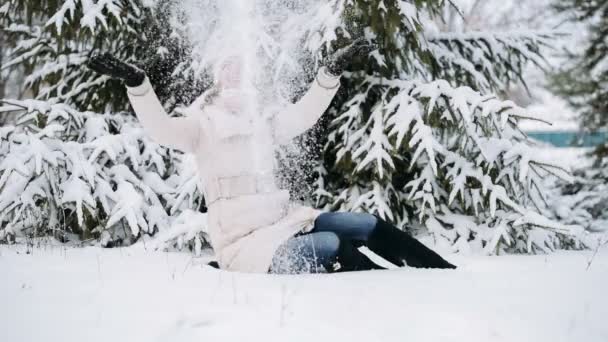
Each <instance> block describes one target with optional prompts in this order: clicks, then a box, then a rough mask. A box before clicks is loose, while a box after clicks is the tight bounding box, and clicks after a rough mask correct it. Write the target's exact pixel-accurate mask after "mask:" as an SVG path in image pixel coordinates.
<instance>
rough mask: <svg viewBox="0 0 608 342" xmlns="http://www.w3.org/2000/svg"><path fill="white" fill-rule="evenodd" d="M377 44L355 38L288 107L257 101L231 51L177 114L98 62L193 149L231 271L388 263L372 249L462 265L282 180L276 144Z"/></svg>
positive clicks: (144, 119)
mask: <svg viewBox="0 0 608 342" xmlns="http://www.w3.org/2000/svg"><path fill="white" fill-rule="evenodd" d="M367 52H370V49H369V46H366V45H364V44H362V43H361V42H355V43H354V44H352V45H351V46H350V47H348V48H345V49H343V50H341V51H340V52H339V53H337V54H335V55H334V56H332V57H331V58H330V59H329V61H328V62H327V63H326V65H325V66H324V67H321V68H320V70H319V72H318V74H317V77H316V80H315V82H313V84H312V86H311V87H310V89H309V90H308V92H307V93H306V94H305V95H304V96H303V97H302V99H301V100H299V101H298V102H297V103H295V104H291V105H288V106H287V107H286V108H283V109H282V110H281V111H278V112H277V111H264V110H258V109H255V108H256V107H255V106H253V105H252V104H251V103H249V102H247V101H246V99H247V98H248V97H247V96H245V92H246V90H247V89H250V88H248V87H247V85H246V84H245V82H244V81H243V72H244V71H243V66H242V63H241V62H240V60H239V59H238V57H230V58H227V59H226V60H224V61H223V62H221V63H218V67H217V69H216V72H215V81H216V85H215V88H214V89H215V90H214V91H211V92H206V93H205V94H203V95H202V96H201V97H199V98H198V99H197V100H196V101H194V103H193V104H192V105H190V106H189V107H188V109H187V113H188V116H186V117H180V118H175V117H169V116H168V115H167V113H166V112H165V110H164V109H163V107H162V105H161V103H160V101H159V100H158V98H157V97H156V95H155V93H154V91H153V90H152V86H151V84H150V82H149V80H148V79H147V77H146V75H145V73H144V72H143V71H142V70H140V69H138V68H137V67H135V66H133V65H130V64H127V63H123V62H121V61H119V60H117V59H115V58H113V57H112V56H111V55H108V54H105V55H101V56H95V57H93V58H92V59H91V60H90V62H89V64H88V65H89V67H90V68H91V69H92V70H95V71H97V72H99V73H101V74H105V75H109V76H111V77H114V78H118V79H122V80H124V81H125V83H126V86H127V92H128V97H129V100H130V102H131V105H132V106H133V109H134V110H135V113H136V114H137V117H138V118H139V120H140V121H141V123H142V125H143V127H144V129H145V131H146V132H147V133H148V134H150V136H151V137H152V138H153V139H155V140H156V141H157V142H159V143H160V144H163V145H166V146H169V147H172V148H175V149H179V150H182V151H184V152H189V153H193V154H194V155H195V156H196V159H197V164H198V167H199V171H200V173H201V176H202V177H203V179H204V186H205V200H206V203H207V207H208V233H209V237H210V240H211V244H212V246H213V248H214V251H215V253H216V256H217V258H218V262H219V266H220V267H221V268H222V269H226V270H231V271H241V272H261V273H266V272H271V273H305V272H311V273H315V272H320V271H328V272H337V271H355V270H371V269H381V268H382V267H380V266H378V265H377V264H375V263H374V262H372V261H371V260H370V259H369V258H368V257H367V256H365V255H364V254H363V253H361V252H360V251H359V250H358V247H360V246H367V247H368V248H369V249H371V250H372V251H373V252H375V253H376V254H378V255H380V256H381V257H383V258H384V259H386V260H387V261H390V262H391V263H393V264H395V265H397V266H405V265H409V266H413V267H427V268H455V266H453V265H452V264H450V263H448V262H447V261H445V260H444V259H442V258H441V257H440V256H439V255H437V254H436V253H435V252H433V251H432V250H430V249H428V248H426V247H425V246H424V245H423V244H421V243H420V242H418V241H417V240H415V239H414V238H412V237H410V236H409V235H408V234H406V233H404V232H402V231H401V230H399V229H397V228H396V227H394V226H392V225H390V224H389V223H387V222H385V221H384V220H382V219H380V218H378V217H376V216H373V215H369V214H356V213H321V212H320V211H318V210H315V209H313V208H309V207H305V206H301V205H296V204H293V203H291V202H290V198H289V192H288V191H287V190H283V189H279V188H278V187H277V185H276V183H275V179H274V171H275V170H274V164H275V161H274V147H275V146H277V145H278V144H282V143H285V142H288V141H289V140H290V139H292V138H294V137H296V136H298V135H300V134H302V133H303V132H305V131H306V130H308V129H309V128H310V127H312V126H313V125H314V124H315V123H316V121H317V120H318V118H319V117H320V116H321V115H322V114H323V113H324V112H325V110H326V109H327V107H328V106H329V104H330V102H331V100H332V99H333V97H334V95H335V94H336V92H337V91H338V88H339V86H340V75H341V74H342V72H343V70H344V68H345V67H346V66H347V65H348V62H349V61H350V60H351V59H352V57H353V56H354V55H355V54H357V53H367Z"/></svg>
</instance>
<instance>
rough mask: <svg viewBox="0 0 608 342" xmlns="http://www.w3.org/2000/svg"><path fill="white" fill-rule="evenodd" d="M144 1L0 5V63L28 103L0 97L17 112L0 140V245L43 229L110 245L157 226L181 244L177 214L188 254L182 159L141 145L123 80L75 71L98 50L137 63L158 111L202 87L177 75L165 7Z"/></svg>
mask: <svg viewBox="0 0 608 342" xmlns="http://www.w3.org/2000/svg"><path fill="white" fill-rule="evenodd" d="M147 3H149V2H146V1H126V0H108V1H88V0H67V1H42V0H9V1H7V2H4V3H3V5H2V6H1V7H0V30H2V31H3V32H4V33H5V34H6V35H7V37H9V38H11V39H10V40H9V41H10V42H12V43H13V44H9V45H8V49H9V51H8V56H9V57H10V60H8V61H7V62H6V63H5V64H4V65H3V68H4V69H8V68H24V69H25V70H27V74H28V76H27V78H26V80H25V85H24V86H25V87H26V88H29V89H31V90H32V91H33V94H34V96H35V99H34V100H23V101H18V100H10V99H4V100H1V101H2V104H3V105H2V106H1V107H0V111H1V112H14V111H17V112H19V113H20V115H19V121H18V124H17V125H16V126H14V127H13V126H9V127H4V128H2V133H1V134H0V137H1V144H0V159H1V160H2V162H1V163H0V226H1V227H2V229H0V240H3V239H4V240H11V239H15V238H16V237H23V236H25V237H35V236H42V235H49V234H50V235H53V236H55V237H57V238H59V239H60V240H62V241H66V240H75V238H74V236H77V239H76V240H93V241H97V240H99V239H101V242H102V245H105V246H112V245H116V244H119V243H123V244H130V243H132V242H133V241H135V240H137V239H138V238H140V237H141V236H143V235H153V234H155V233H156V232H159V231H161V232H163V233H164V235H163V236H164V237H165V238H166V239H167V240H168V241H169V240H170V241H173V242H175V239H174V238H175V237H176V236H179V237H180V238H179V239H180V240H179V241H177V242H178V244H179V245H183V243H184V241H183V239H182V237H183V234H182V233H184V231H183V229H185V228H184V227H185V226H184V225H182V226H180V227H181V228H180V229H182V231H181V233H180V234H173V235H172V234H171V232H170V231H169V228H170V227H171V226H172V225H174V223H176V222H180V220H182V221H183V217H188V218H189V219H190V220H189V221H190V222H191V225H190V226H187V227H186V228H188V230H187V231H190V232H191V234H190V235H189V237H190V238H191V242H194V245H193V246H195V247H197V248H198V249H200V247H201V242H202V241H201V235H200V234H198V233H199V232H201V231H202V230H203V229H204V224H202V223H201V218H202V216H200V215H198V216H197V214H196V212H197V211H198V208H199V207H200V206H201V205H202V196H201V194H200V193H201V192H200V184H199V183H198V182H197V181H196V180H197V179H198V177H196V176H194V177H193V175H192V169H193V168H192V161H191V160H190V158H191V157H188V156H184V155H183V154H181V153H179V152H176V151H172V150H169V149H166V148H164V147H161V146H159V145H158V144H156V143H155V142H153V141H151V140H150V139H149V138H148V137H147V136H146V135H145V134H144V132H143V131H142V129H141V126H140V125H139V123H138V122H137V120H136V119H135V118H134V117H133V115H132V114H130V113H128V112H127V110H128V109H129V107H128V106H127V99H126V93H125V91H124V87H123V85H122V84H120V83H119V82H118V81H115V80H112V79H109V78H107V77H103V76H101V77H100V76H99V75H97V74H94V73H93V72H91V71H89V70H88V69H87V68H86V66H85V64H86V61H87V59H88V58H89V57H90V55H91V54H92V53H100V52H110V53H112V54H114V55H115V56H117V57H118V58H121V59H123V60H126V61H129V62H133V63H136V64H139V65H141V66H142V67H143V68H144V69H145V70H146V72H147V74H148V75H149V77H150V78H151V79H152V81H153V82H154V83H155V85H158V88H157V89H156V90H157V93H158V94H159V96H160V97H161V99H162V101H163V102H164V103H165V105H166V107H167V109H172V108H174V107H176V106H178V105H180V104H184V103H188V102H189V101H191V99H190V98H188V97H189V96H192V95H191V94H194V93H195V91H191V89H199V90H198V91H200V89H202V87H203V83H202V82H203V80H202V79H201V78H199V77H194V76H193V75H194V74H193V73H189V72H188V71H184V72H181V73H179V75H178V74H177V73H176V72H175V71H176V70H184V69H186V68H184V65H185V64H187V56H188V54H187V51H188V46H187V45H185V44H184V42H183V40H181V38H180V37H179V34H175V32H172V30H171V26H170V25H167V22H166V21H167V20H168V17H167V16H166V14H165V9H166V6H168V4H167V2H160V3H159V4H158V5H155V6H151V5H146V4H147ZM193 180H194V181H193ZM184 215H185V216H184ZM193 223H198V225H197V226H196V227H192V224H193ZM192 232H193V233H192ZM174 235H176V236H174Z"/></svg>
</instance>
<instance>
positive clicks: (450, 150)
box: [0, 0, 580, 253]
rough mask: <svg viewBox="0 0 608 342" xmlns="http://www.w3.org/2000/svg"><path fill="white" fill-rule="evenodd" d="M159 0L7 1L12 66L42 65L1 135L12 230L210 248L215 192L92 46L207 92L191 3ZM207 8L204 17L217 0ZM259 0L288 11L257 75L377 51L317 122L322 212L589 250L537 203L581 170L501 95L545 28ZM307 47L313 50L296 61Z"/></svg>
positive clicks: (461, 241)
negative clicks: (465, 27)
mask: <svg viewBox="0 0 608 342" xmlns="http://www.w3.org/2000/svg"><path fill="white" fill-rule="evenodd" d="M147 3H149V2H148V1H137V0H106V1H91V0H68V1H64V2H63V4H58V3H57V2H54V1H34V0H29V1H27V0H9V2H8V3H7V4H4V5H2V7H0V15H1V16H0V25H1V27H2V29H3V30H5V31H7V32H8V33H9V34H11V35H20V36H21V37H23V39H19V40H15V41H17V42H19V43H18V44H16V45H15V46H11V47H10V48H11V56H13V61H12V62H9V63H8V65H9V67H10V66H12V65H15V66H16V65H22V66H23V67H25V68H28V69H29V71H30V72H28V74H30V76H29V77H28V79H27V86H29V87H31V88H32V89H34V91H35V94H36V96H37V100H36V101H6V100H5V101H4V103H5V105H4V107H3V109H2V110H3V111H7V110H14V109H20V110H24V111H25V114H24V115H23V117H22V119H21V121H20V125H19V126H17V127H9V128H7V129H5V130H3V131H2V134H1V135H0V137H1V139H2V143H1V145H0V155H1V156H2V157H3V162H2V163H0V173H1V176H0V215H1V216H0V223H2V224H3V225H2V226H3V227H6V228H3V229H2V230H1V231H0V232H2V233H0V235H4V237H5V238H6V237H7V236H9V235H11V236H12V235H19V232H21V233H22V232H24V231H29V230H31V229H32V227H37V228H36V229H43V230H44V231H43V233H48V231H47V230H48V229H51V230H52V232H53V233H55V232H57V231H59V232H62V233H64V232H76V233H78V234H79V235H81V238H86V237H87V235H86V234H85V233H84V232H90V233H91V234H92V235H93V237H94V238H97V237H99V236H101V237H102V238H103V239H104V241H105V242H107V241H114V240H116V236H120V237H123V238H126V239H128V240H135V239H137V238H138V237H141V236H142V235H145V234H150V235H151V234H155V233H159V234H158V236H159V239H160V241H175V238H177V239H178V242H181V241H185V240H188V239H194V246H195V247H196V248H200V246H201V239H200V235H199V233H200V230H201V229H202V227H201V226H202V224H199V223H197V222H198V220H193V219H191V217H192V216H194V217H198V216H196V215H195V212H194V211H192V210H191V209H196V208H197V207H198V206H199V205H201V204H202V203H203V199H202V197H201V194H200V191H199V189H200V184H198V182H197V181H196V179H197V177H193V175H192V174H191V172H192V169H191V168H190V167H188V165H187V164H186V162H187V159H188V158H187V156H184V155H182V154H180V153H177V152H175V151H171V150H167V149H164V148H162V147H160V146H158V145H157V144H155V143H154V142H152V141H149V140H148V138H147V137H146V136H145V135H144V134H143V132H142V131H141V127H140V126H139V124H138V123H137V122H136V121H135V120H134V118H133V117H132V116H130V115H129V114H127V113H125V112H124V111H125V110H127V109H128V107H127V104H126V99H125V96H124V89H123V88H121V85H120V84H118V83H116V82H115V81H113V80H109V79H107V78H105V77H99V76H98V75H93V74H92V73H90V72H89V71H87V70H86V69H85V68H84V66H83V64H84V61H85V60H86V58H87V57H88V54H89V52H90V51H103V52H112V53H114V54H115V55H117V56H118V57H119V58H121V59H123V60H127V61H131V62H134V63H138V64H139V65H140V66H142V67H143V68H144V69H145V70H146V72H147V73H148V74H149V75H150V77H151V78H152V83H153V84H155V85H159V87H158V89H156V90H157V92H158V93H159V95H160V96H161V98H162V100H163V102H164V103H165V104H166V106H167V108H168V109H172V108H174V107H177V106H179V105H181V104H188V103H189V101H191V100H192V96H198V95H199V94H200V93H201V90H202V89H203V88H204V87H205V85H206V83H205V81H206V78H205V76H204V72H203V73H201V70H204V67H205V66H204V64H205V63H204V62H205V61H204V60H200V59H199V60H197V59H195V58H193V56H196V55H197V53H198V52H199V51H198V50H197V49H196V48H200V46H192V45H191V44H192V43H193V41H192V39H190V40H188V39H185V38H184V37H187V36H188V35H187V34H186V33H184V32H185V31H187V30H188V29H189V26H191V25H189V24H191V23H184V22H182V21H180V20H182V19H183V18H185V20H188V13H185V14H184V13H181V14H180V13H179V11H177V12H176V11H175V7H171V5H170V4H169V3H170V2H165V1H161V2H160V3H159V5H158V6H160V8H157V7H150V6H145V5H144V4H147ZM202 3H204V4H205V5H206V6H207V5H208V6H207V7H206V8H205V10H206V11H207V10H209V9H212V7H213V6H212V5H213V4H214V1H211V0H209V1H203V2H202ZM215 4H216V5H217V3H215ZM256 4H257V5H259V6H258V7H256V10H260V8H261V10H260V11H261V12H264V11H265V10H264V8H265V7H267V6H270V7H273V6H274V8H273V9H274V10H273V11H269V12H271V13H272V16H273V18H272V20H269V21H265V20H257V21H256V20H252V22H255V23H256V25H260V27H258V28H256V29H259V30H260V31H259V32H260V37H259V39H258V40H257V41H256V42H254V45H252V46H255V48H256V49H259V50H260V51H263V52H265V53H266V55H265V56H266V61H265V62H264V63H263V65H262V66H261V67H260V69H266V68H267V69H268V70H267V71H270V72H271V73H272V75H274V76H275V79H274V80H273V81H274V82H275V87H274V88H278V89H279V90H282V89H283V88H289V89H291V88H296V89H298V88H299V87H298V85H299V86H300V88H301V89H303V88H305V87H306V85H307V84H310V81H311V79H312V77H314V71H315V70H316V69H317V67H318V66H319V64H321V63H323V61H324V56H327V54H328V53H331V52H333V51H335V50H336V49H337V48H339V47H341V46H344V45H345V44H347V43H348V42H350V41H352V40H353V39H356V38H358V37H364V38H365V39H367V40H369V42H370V44H374V45H376V46H377V47H378V49H377V50H376V51H374V52H373V53H371V54H370V55H369V56H358V58H356V59H355V60H354V61H353V65H352V68H351V70H350V71H349V72H348V73H346V74H345V75H344V77H343V79H342V83H343V87H342V89H341V91H340V93H339V94H338V96H337V97H336V99H335V101H334V103H333V105H332V106H331V108H330V109H329V110H328V112H327V113H326V115H325V117H324V120H323V122H322V124H321V126H323V123H325V125H324V126H325V129H324V130H323V129H321V130H320V131H318V132H317V133H318V134H317V136H318V137H321V144H322V146H323V149H322V157H321V161H320V163H319V165H318V166H317V168H316V169H317V176H316V177H315V180H316V182H315V189H316V191H315V194H316V205H317V206H319V207H322V208H325V209H331V210H352V211H366V212H370V213H374V214H377V215H379V216H381V217H383V218H385V219H387V220H389V221H392V222H394V223H396V224H398V225H399V226H402V227H411V226H414V227H416V228H418V229H420V230H422V231H425V232H429V233H431V234H432V236H433V237H434V238H435V240H436V242H437V243H439V244H444V245H448V246H454V250H458V251H469V250H473V251H478V250H482V251H484V252H486V253H500V252H503V251H507V252H536V251H544V250H548V249H553V248H559V247H579V246H580V241H579V239H578V236H577V235H576V232H577V229H576V228H578V227H576V226H567V225H564V224H560V223H556V222H553V221H550V220H549V219H547V218H546V217H544V216H542V215H541V214H539V211H540V210H541V209H542V208H543V207H544V198H543V192H544V189H543V185H542V183H541V181H540V180H541V179H542V178H543V177H544V176H545V175H546V174H548V173H553V174H557V175H559V176H562V177H565V178H568V174H567V173H566V172H565V171H564V170H562V169H560V168H559V167H556V166H554V165H553V164H552V163H551V162H550V161H547V160H545V158H543V156H542V154H539V153H538V151H536V150H535V149H534V146H532V145H531V144H530V141H529V140H528V139H527V137H526V136H525V134H524V133H522V132H521V131H519V130H518V128H517V122H518V120H519V119H520V118H525V117H528V116H530V114H529V113H527V112H526V111H525V110H524V109H522V108H520V107H518V106H516V105H515V104H514V103H512V102H510V101H502V100H500V99H499V98H498V97H497V96H494V95H492V93H496V92H500V91H501V90H502V89H504V87H506V86H507V85H508V84H509V83H511V82H518V81H519V82H523V79H524V76H523V69H524V67H525V66H526V65H527V64H529V63H536V64H541V63H543V59H542V55H541V53H540V49H541V47H542V46H544V45H547V44H549V43H548V42H549V40H550V35H549V34H546V33H539V32H528V31H519V32H508V33H491V32H468V33H458V34H457V33H450V32H440V31H439V30H438V29H437V27H436V25H435V24H433V20H434V19H437V18H438V17H439V16H440V14H441V13H442V6H445V5H449V3H445V2H444V1H440V0H415V1H402V0H322V1H315V0H306V1H302V2H301V3H299V2H293V3H291V2H290V3H289V6H284V7H289V8H288V9H286V10H285V13H286V14H287V15H283V14H284V13H282V12H281V11H276V6H277V3H276V2H274V4H273V1H270V0H260V1H259V4H258V3H257V2H256ZM281 5H283V3H281ZM163 6H169V7H164V8H163ZM177 7H178V8H179V6H177ZM7 13H11V15H8V14H7ZM13 13H18V15H13ZM166 13H171V15H170V16H169V17H168V16H167V15H166ZM294 13H296V14H297V15H290V14H294ZM2 14H3V15H2ZM182 14H183V16H182ZM264 15H265V14H261V17H264ZM275 20H276V21H275ZM169 24H170V25H169ZM211 24H213V22H212V23H211ZM275 24H276V25H275ZM210 27H213V25H210ZM190 29H192V27H190ZM195 29H196V28H195ZM252 29H253V28H252ZM194 33H195V34H198V35H199V37H198V38H197V39H199V41H204V40H205V39H206V38H208V36H207V33H206V32H194ZM190 38H192V37H191V36H190ZM211 38H212V39H213V38H218V36H211ZM207 48H208V47H207ZM301 50H307V51H309V54H301V55H298V56H292V55H291V54H292V53H293V52H294V51H301ZM151 52H154V53H151ZM256 52H257V51H256ZM306 61H310V62H311V63H310V64H307V63H306ZM201 65H202V68H201V67H199V66H201ZM302 65H303V66H304V67H305V71H307V72H308V74H307V75H304V76H302V70H301V69H298V68H299V67H300V66H302ZM292 76H293V77H292ZM306 76H308V77H306ZM292 78H293V79H292ZM286 83H290V84H291V86H289V87H280V86H279V87H276V85H277V84H279V85H284V84H286ZM293 84H295V86H293ZM288 93H289V91H288ZM292 93H293V94H291V95H295V96H294V97H295V98H297V96H298V94H299V93H301V91H295V92H292ZM98 113H103V114H102V115H100V114H98ZM303 142H304V143H308V142H309V140H306V139H304V140H303ZM306 147H307V148H309V149H311V150H314V148H311V147H310V146H306ZM22 165H25V166H22ZM49 170H50V171H53V172H43V171H49ZM28 211H29V212H28ZM180 212H181V213H182V214H180ZM235 214H238V213H235ZM178 215H180V216H178ZM26 217H27V218H31V219H30V220H29V221H28V220H26V219H25V218H26ZM193 222H194V224H193ZM197 224H198V225H197ZM123 225H124V227H128V228H129V229H128V231H127V233H126V234H125V233H123V234H122V235H121V234H120V233H119V232H120V228H121V227H123ZM170 226H172V228H171V229H170V228H169V227H170ZM47 227H49V228H48V229H47ZM104 232H106V233H104ZM183 232H190V233H188V234H186V235H183V234H182V233H183ZM104 234H105V236H107V238H104V237H103V235H104ZM1 238H2V236H0V239H1Z"/></svg>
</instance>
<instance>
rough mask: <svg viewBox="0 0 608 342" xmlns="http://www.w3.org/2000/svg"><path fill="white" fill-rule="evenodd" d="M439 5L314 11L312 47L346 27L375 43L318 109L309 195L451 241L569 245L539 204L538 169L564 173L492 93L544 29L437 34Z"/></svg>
mask: <svg viewBox="0 0 608 342" xmlns="http://www.w3.org/2000/svg"><path fill="white" fill-rule="evenodd" d="M445 5H448V6H449V5H450V4H446V3H444V2H443V1H431V0H429V1H413V2H407V1H391V0H384V1H365V0H333V1H329V2H328V3H327V4H326V5H325V6H326V8H324V10H322V11H319V12H320V13H323V15H324V16H325V17H324V18H320V19H319V21H323V22H324V23H325V25H326V26H325V27H323V28H322V29H321V30H320V31H316V32H311V35H310V37H309V39H308V42H309V47H310V48H311V50H313V51H314V50H317V49H322V50H327V51H331V50H332V49H335V48H336V47H339V46H340V42H341V41H342V40H349V39H352V38H351V37H365V38H366V39H368V40H369V42H370V43H371V44H375V45H377V46H378V50H377V51H375V52H373V53H372V54H370V55H369V56H360V58H358V59H357V60H356V61H354V65H353V67H352V70H351V73H350V74H348V75H347V76H346V77H345V78H343V84H344V87H343V88H344V89H343V90H342V91H341V92H340V94H339V96H338V98H337V99H336V101H335V102H334V104H333V106H332V108H331V109H330V110H329V113H328V115H329V116H330V117H331V122H330V124H329V134H328V137H327V139H326V142H325V145H324V153H323V162H322V164H321V165H320V166H319V168H318V172H319V175H320V177H319V179H318V183H317V191H316V194H317V195H318V205H320V206H322V207H325V208H330V209H337V210H354V211H365V212H370V213H374V214H377V215H379V216H380V217H383V218H385V219H387V220H390V221H392V222H395V223H397V224H398V225H400V226H403V227H408V226H409V227H417V228H419V229H421V230H422V231H423V232H424V231H426V232H428V233H431V234H432V236H433V237H434V238H435V241H436V243H439V244H444V245H450V246H453V249H454V250H458V251H465V252H468V251H470V250H473V251H484V252H485V253H489V254H490V253H500V252H502V251H507V252H536V251H546V250H550V249H553V248H564V247H580V246H581V245H580V240H579V239H578V237H577V234H578V233H580V227H575V226H565V225H562V224H559V223H557V222H552V221H550V220H549V219H547V218H546V217H544V216H542V215H541V214H539V211H540V210H542V209H543V208H545V203H544V202H545V200H544V189H543V185H542V182H541V180H542V178H543V177H544V176H545V175H547V174H549V173H552V174H555V175H558V176H560V177H564V178H568V174H567V172H565V170H562V169H560V168H559V167H557V166H555V165H553V164H552V163H551V162H550V161H548V160H546V159H545V158H543V156H542V154H540V153H539V151H537V150H535V148H534V146H533V144H532V143H531V142H530V141H529V140H528V138H527V137H526V135H525V134H524V133H523V132H521V131H520V130H518V128H517V123H518V120H519V119H522V118H526V117H529V116H531V114H530V113H527V112H526V111H525V110H524V109H523V108H520V107H518V106H517V105H515V104H514V103H512V102H510V101H502V100H500V99H499V98H497V97H496V96H494V95H492V93H495V92H500V91H501V90H504V88H505V87H506V86H507V85H508V84H509V83H510V82H518V81H519V82H523V81H524V76H523V70H524V67H525V66H526V65H527V64H528V63H535V64H539V65H540V64H542V63H544V61H543V57H542V55H541V52H540V51H541V50H540V49H541V48H542V47H543V46H546V45H548V44H550V39H551V36H550V34H547V33H541V32H528V31H518V32H506V33H492V32H465V33H450V32H439V31H438V30H437V29H436V26H435V25H433V21H432V19H433V18H436V16H438V15H439V14H440V10H441V8H442V7H441V6H445ZM326 13H334V14H333V16H331V17H329V18H328V17H327V16H326ZM335 18H348V19H347V20H344V21H340V20H335Z"/></svg>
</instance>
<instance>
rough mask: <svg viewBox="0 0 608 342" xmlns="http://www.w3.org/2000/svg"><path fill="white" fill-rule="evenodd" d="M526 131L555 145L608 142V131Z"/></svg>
mask: <svg viewBox="0 0 608 342" xmlns="http://www.w3.org/2000/svg"><path fill="white" fill-rule="evenodd" d="M526 133H527V134H528V136H529V137H530V138H532V139H536V140H539V141H542V142H546V143H549V144H551V145H553V146H555V147H573V146H576V147H594V146H597V145H601V144H604V143H606V142H608V132H597V133H580V132H570V131H535V132H526Z"/></svg>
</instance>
